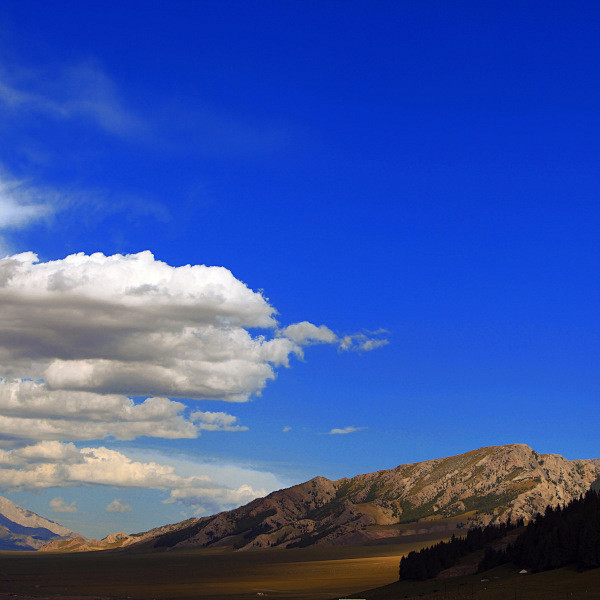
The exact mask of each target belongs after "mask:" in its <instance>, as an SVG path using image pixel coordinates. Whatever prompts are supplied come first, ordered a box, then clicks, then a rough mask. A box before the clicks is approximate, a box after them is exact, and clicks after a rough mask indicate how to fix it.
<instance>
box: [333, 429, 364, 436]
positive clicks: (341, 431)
mask: <svg viewBox="0 0 600 600" xmlns="http://www.w3.org/2000/svg"><path fill="white" fill-rule="evenodd" d="M363 429H366V427H344V428H343V429H338V428H334V429H332V430H331V431H329V432H328V435H345V434H347V433H354V432H355V431H362V430H363Z"/></svg>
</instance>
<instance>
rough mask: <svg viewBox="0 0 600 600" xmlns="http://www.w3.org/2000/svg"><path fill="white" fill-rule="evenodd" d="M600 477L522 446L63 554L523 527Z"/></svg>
mask: <svg viewBox="0 0 600 600" xmlns="http://www.w3.org/2000/svg"><path fill="white" fill-rule="evenodd" d="M599 476H600V466H599V465H597V464H595V463H594V462H593V461H590V460H573V461H570V460H567V459H565V458H563V457H562V456H558V455H556V454H543V455H541V454H538V453H537V452H535V451H534V450H532V449H531V448H530V447H529V446H526V445H525V444H510V445H507V446H492V447H489V448H480V449H479V450H473V451H471V452H467V453H466V454H461V455H459V456H453V457H449V458H439V459H436V460H429V461H424V462H420V463H412V464H407V465H400V466H399V467H396V468H395V469H389V470H385V471H377V472H375V473H369V474H366V475H357V476H356V477H352V478H350V479H347V478H344V479H340V480H338V481H330V480H329V479H326V478H324V477H316V478H314V479H311V480H310V481H307V482H306V483H302V484H300V485H296V486H294V487H291V488H287V489H284V490H279V491H276V492H273V493H272V494H269V495H268V496H267V497H265V498H259V499H256V500H253V501H252V502H250V503H249V504H247V505H245V506H242V507H240V508H236V509H235V510H231V511H227V512H222V513H219V514H217V515H213V516H210V517H202V518H197V519H188V520H187V521H183V522H182V523H178V524H174V525H166V526H164V527H159V528H157V529H154V530H151V531H148V532H145V533H143V534H135V535H131V536H127V535H123V534H117V535H118V536H119V537H118V539H117V538H115V536H109V538H110V543H106V544H105V545H104V546H103V544H104V542H97V545H94V546H95V547H94V548H90V547H89V544H88V543H81V544H77V543H71V544H70V547H69V549H70V550H78V549H80V550H87V549H101V548H102V547H111V548H115V547H119V546H121V547H124V546H130V547H131V548H132V549H133V548H139V549H150V548H156V549H163V550H164V549H171V548H189V547H206V546H211V547H212V546H214V547H220V546H222V547H232V548H234V549H240V550H247V549H253V548H270V547H280V548H293V547H305V546H312V545H351V544H354V545H358V544H365V543H382V542H385V541H386V540H390V539H392V538H398V536H401V535H410V534H414V533H417V532H420V531H421V530H422V529H424V528H427V529H428V530H430V531H431V530H432V529H433V528H434V527H438V530H439V531H441V530H447V531H450V530H451V529H452V528H456V527H460V528H464V527H472V526H475V525H486V524H488V523H490V522H503V521H506V520H507V519H508V518H509V517H510V518H511V519H513V520H515V519H518V518H521V517H522V518H524V519H525V520H529V519H531V518H532V517H533V516H534V515H535V514H536V513H537V512H540V511H543V510H544V509H545V508H546V506H547V505H557V504H562V503H565V502H569V501H570V500H572V499H573V498H576V497H579V495H580V494H583V493H585V492H586V491H587V490H588V489H589V488H590V485H591V484H592V483H593V482H594V481H596V480H597V479H598V477H599ZM60 544H61V542H57V543H53V544H51V545H49V547H48V549H57V548H56V546H57V545H60Z"/></svg>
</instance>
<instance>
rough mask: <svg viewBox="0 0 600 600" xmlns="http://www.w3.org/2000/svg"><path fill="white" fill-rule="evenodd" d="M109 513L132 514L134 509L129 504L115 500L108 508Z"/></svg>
mask: <svg viewBox="0 0 600 600" xmlns="http://www.w3.org/2000/svg"><path fill="white" fill-rule="evenodd" d="M105 510H106V511H107V512H118V513H124V512H131V511H132V510H133V509H132V508H131V506H129V504H123V503H122V502H121V501H120V500H119V499H118V498H115V499H114V500H113V501H112V502H111V503H110V504H109V505H108V506H107V507H106V508H105Z"/></svg>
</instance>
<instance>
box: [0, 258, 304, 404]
mask: <svg viewBox="0 0 600 600" xmlns="http://www.w3.org/2000/svg"><path fill="white" fill-rule="evenodd" d="M274 314H275V309H274V308H273V307H272V306H270V304H269V303H268V301H267V300H266V299H265V298H264V297H263V296H262V294H260V293H258V292H254V291H252V290H251V289H249V288H248V287H247V286H246V285H245V284H243V283H242V282H241V281H239V280H237V279H236V278H235V277H234V276H233V275H232V274H231V272H230V271H228V270H227V269H225V268H223V267H206V266H204V265H195V266H190V265H187V266H183V267H177V268H176V267H171V266H169V265H167V264H166V263H163V262H160V261H157V260H155V259H154V257H153V255H152V254H151V253H150V252H141V253H139V254H134V255H127V256H122V255H115V256H110V257H106V256H104V255H103V254H99V253H97V254H93V255H91V256H86V255H84V254H77V255H72V256H69V257H67V258H66V259H64V260H58V261H52V262H47V263H38V262H37V257H36V255H35V254H33V253H23V254H19V255H15V256H12V257H7V258H5V259H3V260H0V368H2V370H3V371H4V375H6V376H12V377H29V378H35V379H38V378H42V379H44V380H45V381H46V383H47V384H48V387H49V388H50V389H71V390H83V391H90V392H96V393H103V394H109V393H119V394H130V395H157V396H170V397H188V398H198V399H201V398H210V399H223V400H229V401H245V400H247V399H248V398H249V397H250V395H251V394H256V393H259V392H260V391H261V390H262V388H263V387H264V386H265V385H266V382H267V381H268V380H269V379H273V378H274V377H275V371H274V368H275V367H277V366H281V365H287V364H288V362H289V356H290V354H293V353H299V352H300V347H299V346H298V345H297V344H295V343H294V342H293V341H291V340H289V339H287V338H274V339H267V338H266V337H265V336H261V335H257V336H252V335H251V334H250V333H249V332H248V331H247V330H246V328H247V327H253V328H263V329H267V330H268V331H272V330H273V328H274V327H275V326H276V321H275V319H274Z"/></svg>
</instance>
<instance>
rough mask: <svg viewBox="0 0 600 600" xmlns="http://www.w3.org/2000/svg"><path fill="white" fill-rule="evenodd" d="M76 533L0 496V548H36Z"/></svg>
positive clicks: (73, 535)
mask: <svg viewBox="0 0 600 600" xmlns="http://www.w3.org/2000/svg"><path fill="white" fill-rule="evenodd" d="M77 535H78V534H77V533H75V532H74V531H71V530H70V529H69V528H67V527H64V526H63V525H60V524H58V523H56V522H55V521H51V520H50V519H46V518H45V517H42V516H40V515H38V514H36V513H34V512H33V511H31V510H28V509H26V508H23V507H21V506H19V505H18V504H15V503H14V502H12V501H11V500H9V499H8V498H4V497H3V496H0V550H37V549H39V548H41V547H42V546H44V545H45V544H46V543H48V542H49V541H52V540H55V539H56V538H60V539H63V538H72V537H75V536H77Z"/></svg>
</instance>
